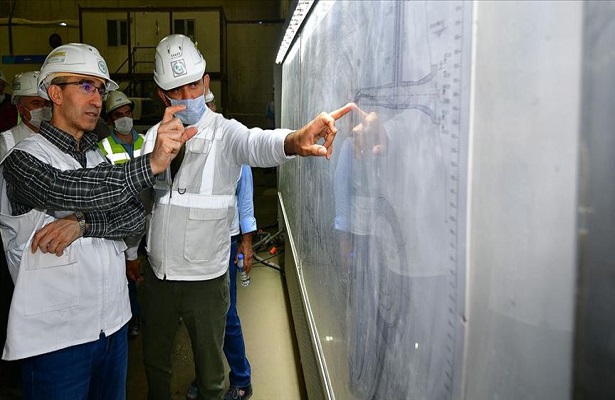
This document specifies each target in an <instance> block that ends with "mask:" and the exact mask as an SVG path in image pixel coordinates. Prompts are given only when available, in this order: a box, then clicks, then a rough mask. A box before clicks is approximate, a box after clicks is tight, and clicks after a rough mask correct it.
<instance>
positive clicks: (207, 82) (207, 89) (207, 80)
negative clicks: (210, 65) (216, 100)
mask: <svg viewBox="0 0 615 400" xmlns="http://www.w3.org/2000/svg"><path fill="white" fill-rule="evenodd" d="M208 91H209V75H208V74H205V91H204V92H203V93H207V92H208Z"/></svg>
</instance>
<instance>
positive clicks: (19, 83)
mask: <svg viewBox="0 0 615 400" xmlns="http://www.w3.org/2000/svg"><path fill="white" fill-rule="evenodd" d="M19 89H21V82H15V83H14V84H13V90H19Z"/></svg>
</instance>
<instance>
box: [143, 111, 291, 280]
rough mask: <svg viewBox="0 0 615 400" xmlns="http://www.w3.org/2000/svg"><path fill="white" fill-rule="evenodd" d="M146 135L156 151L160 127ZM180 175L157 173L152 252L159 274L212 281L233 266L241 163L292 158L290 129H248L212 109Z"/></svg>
mask: <svg viewBox="0 0 615 400" xmlns="http://www.w3.org/2000/svg"><path fill="white" fill-rule="evenodd" d="M159 125H160V124H156V125H154V126H153V127H152V128H150V129H149V131H148V132H147V134H146V136H145V146H144V150H143V152H144V154H146V153H149V152H151V151H152V149H153V147H154V143H155V141H156V136H157V132H158V127H159ZM195 126H196V127H197V128H198V133H197V134H196V136H194V137H193V138H192V139H190V140H189V141H188V142H186V149H185V155H184V159H183V162H182V164H181V167H180V169H179V171H178V172H177V175H176V176H175V179H173V180H171V174H170V168H169V169H167V171H166V172H165V173H162V174H159V175H158V177H157V181H156V184H155V186H154V189H155V203H154V209H153V212H152V219H151V222H150V224H149V230H148V236H147V252H148V255H149V261H150V264H151V266H152V269H153V270H154V273H155V274H156V276H157V277H158V278H159V279H168V280H186V281H196V280H208V279H214V278H216V277H218V276H221V275H223V274H224V273H225V272H226V270H227V268H228V258H229V254H230V245H231V242H230V237H231V224H232V221H233V218H234V216H235V212H236V203H237V201H236V196H235V190H236V187H237V181H238V180H239V177H240V174H241V165H242V164H248V165H252V166H256V167H272V166H276V165H279V164H281V163H282V162H284V161H286V160H289V159H292V158H293V157H288V156H286V155H285V154H284V138H285V137H286V135H288V133H289V132H290V131H289V130H287V129H277V130H273V131H263V130H262V129H259V128H253V129H248V128H246V127H245V126H244V125H242V124H240V123H239V122H237V121H235V120H227V119H225V118H224V117H223V116H222V115H220V114H216V113H214V112H212V111H210V110H206V112H205V113H204V114H203V116H202V117H201V120H200V121H199V122H198V123H197V124H196V125H195Z"/></svg>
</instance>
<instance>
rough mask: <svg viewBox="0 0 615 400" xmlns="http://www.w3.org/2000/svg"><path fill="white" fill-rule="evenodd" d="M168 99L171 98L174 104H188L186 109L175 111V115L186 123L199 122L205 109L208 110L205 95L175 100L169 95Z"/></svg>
mask: <svg viewBox="0 0 615 400" xmlns="http://www.w3.org/2000/svg"><path fill="white" fill-rule="evenodd" d="M167 99H169V101H170V102H171V105H172V106H176V105H182V106H186V109H185V110H184V111H180V112H176V113H175V116H176V117H177V118H179V119H180V121H181V122H182V123H183V124H184V125H194V124H196V123H197V122H199V120H200V119H201V117H202V116H203V114H204V113H205V111H207V106H206V105H205V97H203V96H199V97H197V98H196V99H185V100H184V99H180V100H175V99H171V98H169V97H168V96H167Z"/></svg>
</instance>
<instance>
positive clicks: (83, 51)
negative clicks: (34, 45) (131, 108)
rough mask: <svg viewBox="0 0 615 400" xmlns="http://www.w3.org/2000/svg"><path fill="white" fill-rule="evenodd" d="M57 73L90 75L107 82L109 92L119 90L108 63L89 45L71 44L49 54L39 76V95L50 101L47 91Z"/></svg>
mask: <svg viewBox="0 0 615 400" xmlns="http://www.w3.org/2000/svg"><path fill="white" fill-rule="evenodd" d="M57 73H69V74H79V75H90V76H95V77H97V78H101V79H104V80H105V87H106V89H107V90H115V89H117V88H118V85H117V83H115V82H114V81H112V80H111V77H110V76H109V69H108V68H107V63H106V62H105V60H104V59H103V58H102V56H101V55H100V53H99V52H98V50H96V48H95V47H93V46H90V45H89V44H84V43H69V44H65V45H62V46H59V47H56V48H55V49H53V50H52V51H51V53H49V55H48V56H47V58H46V59H45V62H44V63H43V66H42V67H41V73H40V75H39V76H38V93H39V95H40V96H41V97H42V98H44V99H47V100H49V96H48V95H47V89H48V88H49V85H50V83H51V79H52V78H53V76H54V75H56V74H57Z"/></svg>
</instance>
